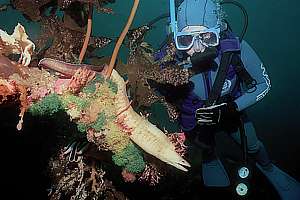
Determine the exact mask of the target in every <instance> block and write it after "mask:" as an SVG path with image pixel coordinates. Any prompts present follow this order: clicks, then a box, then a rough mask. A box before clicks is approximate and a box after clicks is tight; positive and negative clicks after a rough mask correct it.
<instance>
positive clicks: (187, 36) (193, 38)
mask: <svg viewBox="0 0 300 200" xmlns="http://www.w3.org/2000/svg"><path fill="white" fill-rule="evenodd" d="M219 34H220V27H219V26H218V27H215V28H210V29H205V30H201V31H189V32H188V31H181V32H177V33H176V35H175V44H176V48H177V49H178V50H188V49H190V48H191V47H192V46H193V44H194V43H195V42H200V43H201V44H202V45H203V46H205V47H215V46H218V45H219Z"/></svg>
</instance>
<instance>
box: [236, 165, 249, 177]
mask: <svg viewBox="0 0 300 200" xmlns="http://www.w3.org/2000/svg"><path fill="white" fill-rule="evenodd" d="M238 173H239V177H241V178H247V177H248V176H249V173H250V172H249V169H248V168H247V167H241V168H240V169H239V171H238Z"/></svg>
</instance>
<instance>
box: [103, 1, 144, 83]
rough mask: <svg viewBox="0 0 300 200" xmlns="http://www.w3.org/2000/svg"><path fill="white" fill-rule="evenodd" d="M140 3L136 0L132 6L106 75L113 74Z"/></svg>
mask: <svg viewBox="0 0 300 200" xmlns="http://www.w3.org/2000/svg"><path fill="white" fill-rule="evenodd" d="M138 5H139V0H134V4H133V6H132V9H131V12H130V15H129V18H128V20H127V24H126V26H125V27H124V29H123V31H122V33H121V35H120V37H119V39H118V41H117V44H116V46H115V49H114V51H113V54H112V56H111V60H110V63H109V65H108V69H107V72H106V77H107V78H109V77H110V76H111V73H112V70H113V68H114V65H115V62H116V59H117V55H118V53H119V50H120V47H121V45H122V43H123V40H124V38H125V36H126V34H127V32H128V30H129V28H130V26H131V24H132V21H133V18H134V16H135V13H136V10H137V7H138Z"/></svg>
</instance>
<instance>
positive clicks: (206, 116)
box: [196, 102, 239, 125]
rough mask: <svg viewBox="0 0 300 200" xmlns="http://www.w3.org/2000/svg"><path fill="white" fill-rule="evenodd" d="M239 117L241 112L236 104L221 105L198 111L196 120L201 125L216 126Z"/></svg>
mask: <svg viewBox="0 0 300 200" xmlns="http://www.w3.org/2000/svg"><path fill="white" fill-rule="evenodd" d="M237 117H239V112H238V111H237V105H236V103H234V102H229V103H221V104H217V105H213V106H209V107H203V108H198V109H197V110H196V120H197V124H199V125H216V124H218V123H220V122H223V121H226V120H227V119H230V120H231V119H233V118H234V119H237ZM230 120H227V121H230Z"/></svg>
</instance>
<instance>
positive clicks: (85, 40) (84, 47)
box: [79, 3, 93, 63]
mask: <svg viewBox="0 0 300 200" xmlns="http://www.w3.org/2000/svg"><path fill="white" fill-rule="evenodd" d="M88 15H89V16H88V23H87V30H86V34H85V39H84V43H83V46H82V49H81V51H80V54H79V63H81V62H82V60H83V58H84V55H85V52H86V49H87V47H88V44H89V40H90V36H91V33H92V18H93V4H92V3H89V13H88Z"/></svg>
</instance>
